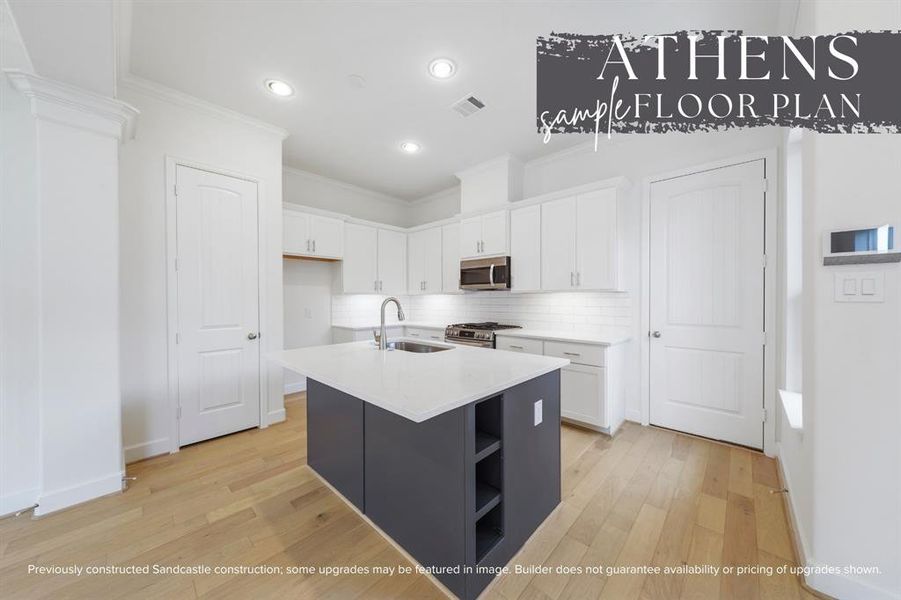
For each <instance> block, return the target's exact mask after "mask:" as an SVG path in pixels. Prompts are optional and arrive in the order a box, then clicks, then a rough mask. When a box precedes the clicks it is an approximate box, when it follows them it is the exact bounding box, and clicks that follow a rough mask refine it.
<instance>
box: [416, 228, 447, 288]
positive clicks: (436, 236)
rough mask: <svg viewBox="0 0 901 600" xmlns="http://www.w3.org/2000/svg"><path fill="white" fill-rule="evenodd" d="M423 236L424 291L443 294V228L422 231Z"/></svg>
mask: <svg viewBox="0 0 901 600" xmlns="http://www.w3.org/2000/svg"><path fill="white" fill-rule="evenodd" d="M419 233H421V234H422V239H423V244H422V251H423V259H422V280H423V291H424V292H428V293H429V294H440V293H441V285H442V284H441V279H442V277H441V275H442V271H443V265H442V263H441V247H442V241H441V228H440V227H433V228H432V229H426V230H425V231H420V232H419Z"/></svg>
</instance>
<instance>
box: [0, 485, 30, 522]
mask: <svg viewBox="0 0 901 600" xmlns="http://www.w3.org/2000/svg"><path fill="white" fill-rule="evenodd" d="M37 503H38V489H37V488H33V489H30V490H22V491H21V492H15V493H12V494H6V495H3V496H0V517H2V516H5V515H9V514H12V513H14V512H19V511H20V510H22V509H23V508H29V507H31V506H34V505H35V504H37Z"/></svg>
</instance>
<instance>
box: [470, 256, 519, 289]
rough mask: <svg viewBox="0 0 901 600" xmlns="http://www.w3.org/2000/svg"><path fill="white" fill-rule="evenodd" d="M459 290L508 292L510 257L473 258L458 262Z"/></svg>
mask: <svg viewBox="0 0 901 600" xmlns="http://www.w3.org/2000/svg"><path fill="white" fill-rule="evenodd" d="M460 289H461V290H509V289H510V257H509V256H495V257H494V258H473V259H469V260H461V261H460Z"/></svg>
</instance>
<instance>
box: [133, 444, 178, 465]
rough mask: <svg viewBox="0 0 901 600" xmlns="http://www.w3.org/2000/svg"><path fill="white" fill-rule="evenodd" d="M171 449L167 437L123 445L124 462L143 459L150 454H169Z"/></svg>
mask: <svg viewBox="0 0 901 600" xmlns="http://www.w3.org/2000/svg"><path fill="white" fill-rule="evenodd" d="M171 451H172V448H171V447H170V444H169V438H160V439H158V440H150V441H149V442H141V443H140V444H133V445H131V446H125V464H128V463H133V462H135V461H138V460H144V459H145V458H150V457H151V456H159V455H160V454H169V452H171Z"/></svg>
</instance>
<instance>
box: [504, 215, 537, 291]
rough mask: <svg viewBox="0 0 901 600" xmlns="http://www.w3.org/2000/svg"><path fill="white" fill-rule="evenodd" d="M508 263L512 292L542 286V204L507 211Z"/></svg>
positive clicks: (535, 288)
mask: <svg viewBox="0 0 901 600" xmlns="http://www.w3.org/2000/svg"><path fill="white" fill-rule="evenodd" d="M510 262H511V268H512V273H511V279H510V283H511V284H512V286H513V287H512V289H513V291H514V292H534V291H538V290H540V289H541V206H540V205H537V204H536V205H534V206H528V207H526V208H519V209H516V210H512V211H510Z"/></svg>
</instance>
